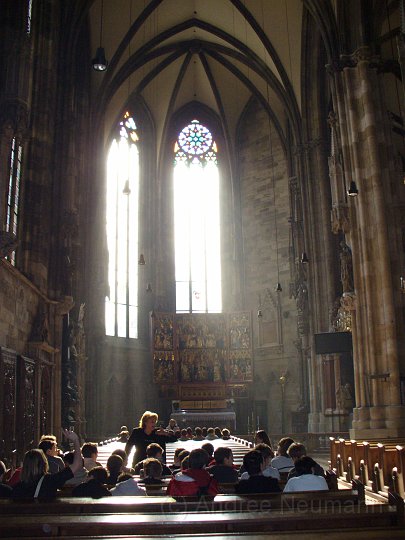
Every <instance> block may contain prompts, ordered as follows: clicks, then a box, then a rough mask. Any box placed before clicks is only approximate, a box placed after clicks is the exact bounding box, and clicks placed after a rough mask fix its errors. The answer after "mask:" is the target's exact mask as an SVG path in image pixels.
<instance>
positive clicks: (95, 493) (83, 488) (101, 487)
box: [72, 467, 111, 499]
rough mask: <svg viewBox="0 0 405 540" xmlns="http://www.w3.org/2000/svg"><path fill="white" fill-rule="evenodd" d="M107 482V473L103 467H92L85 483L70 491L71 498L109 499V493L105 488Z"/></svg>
mask: <svg viewBox="0 0 405 540" xmlns="http://www.w3.org/2000/svg"><path fill="white" fill-rule="evenodd" d="M107 482H108V472H107V470H106V469H104V467H94V468H93V469H91V471H89V478H88V480H87V482H84V483H83V484H79V485H78V486H76V487H74V488H73V490H72V496H73V497H91V498H92V499H101V497H111V493H110V492H109V490H108V489H107V488H106V486H105V484H107Z"/></svg>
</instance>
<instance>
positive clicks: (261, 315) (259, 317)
mask: <svg viewBox="0 0 405 540" xmlns="http://www.w3.org/2000/svg"><path fill="white" fill-rule="evenodd" d="M262 317H263V313H262V310H261V309H259V310H258V312H257V318H258V319H261V318H262Z"/></svg>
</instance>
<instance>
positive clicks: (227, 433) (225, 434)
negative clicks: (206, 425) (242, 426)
mask: <svg viewBox="0 0 405 540" xmlns="http://www.w3.org/2000/svg"><path fill="white" fill-rule="evenodd" d="M221 436H222V440H223V441H229V439H230V438H231V432H230V431H229V429H227V428H224V429H223V430H222V432H221Z"/></svg>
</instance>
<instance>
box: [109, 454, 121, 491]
mask: <svg viewBox="0 0 405 540" xmlns="http://www.w3.org/2000/svg"><path fill="white" fill-rule="evenodd" d="M123 466H124V462H123V460H122V457H121V456H118V455H117V454H111V456H110V457H109V458H108V459H107V471H108V481H107V484H108V485H109V486H115V484H116V483H117V480H118V477H119V475H120V474H121V473H122V472H123V470H122V469H123Z"/></svg>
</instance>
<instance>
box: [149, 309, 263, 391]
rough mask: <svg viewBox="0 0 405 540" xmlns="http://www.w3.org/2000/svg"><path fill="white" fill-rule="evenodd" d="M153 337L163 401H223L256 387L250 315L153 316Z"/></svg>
mask: <svg viewBox="0 0 405 540" xmlns="http://www.w3.org/2000/svg"><path fill="white" fill-rule="evenodd" d="M151 336H152V356H153V379H154V382H155V383H157V384H159V385H161V396H162V397H167V398H172V399H187V400H193V399H196V400H202V401H204V400H224V399H226V398H230V397H233V396H234V395H236V394H239V393H240V392H242V393H244V392H246V384H247V383H251V382H252V381H253V353H252V318H251V313H250V312H238V313H207V314H202V313H201V314H194V313H193V314H189V313H187V314H185V313H177V314H175V313H156V312H155V313H153V314H152V316H151Z"/></svg>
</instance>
